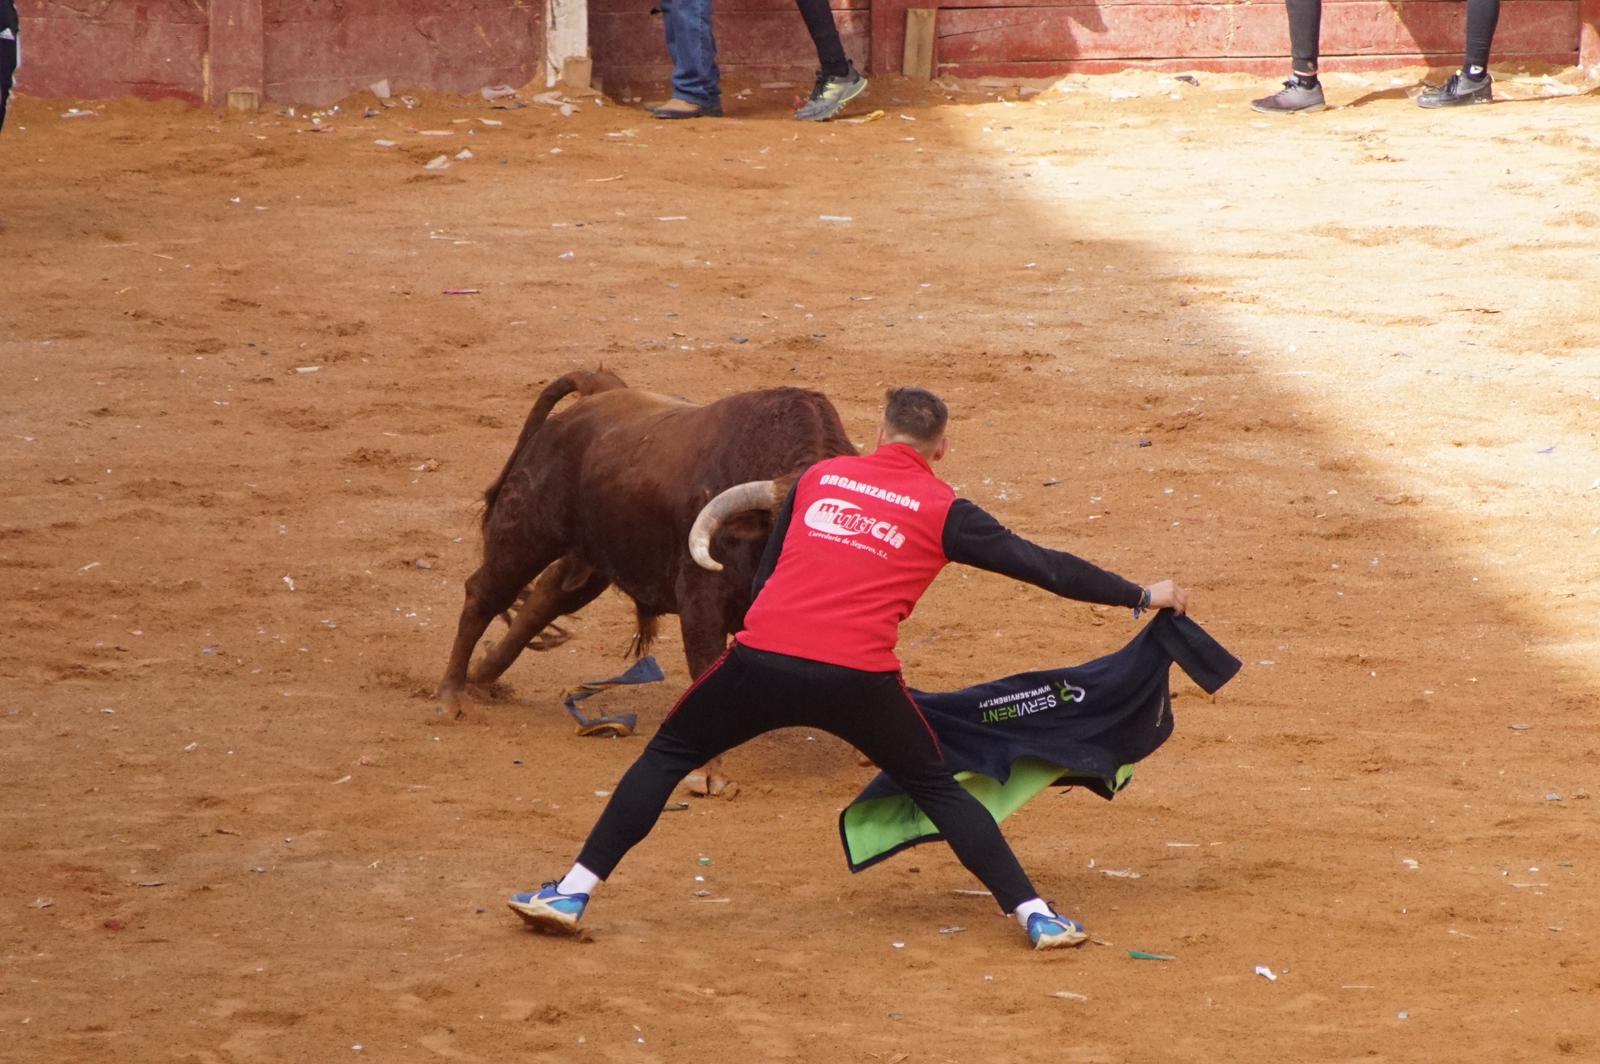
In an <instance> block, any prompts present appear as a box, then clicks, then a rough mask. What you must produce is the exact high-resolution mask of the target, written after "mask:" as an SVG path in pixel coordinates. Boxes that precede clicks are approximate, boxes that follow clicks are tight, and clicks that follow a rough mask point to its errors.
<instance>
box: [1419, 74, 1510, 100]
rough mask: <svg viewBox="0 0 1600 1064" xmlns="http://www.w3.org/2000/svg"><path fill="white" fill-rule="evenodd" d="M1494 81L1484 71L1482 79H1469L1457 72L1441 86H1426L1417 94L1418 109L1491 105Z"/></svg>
mask: <svg viewBox="0 0 1600 1064" xmlns="http://www.w3.org/2000/svg"><path fill="white" fill-rule="evenodd" d="M1493 84H1494V79H1493V78H1491V77H1490V76H1489V72H1488V71H1487V70H1485V71H1484V72H1483V77H1481V78H1471V77H1468V76H1467V75H1466V74H1465V73H1464V72H1462V71H1460V70H1458V71H1456V72H1455V73H1454V74H1451V75H1450V80H1449V81H1447V82H1445V83H1444V84H1443V85H1439V86H1433V85H1426V86H1424V87H1423V90H1422V92H1420V93H1418V94H1417V106H1418V107H1427V108H1430V109H1431V108H1434V107H1465V106H1466V105H1467V104H1469V103H1493V102H1494V89H1492V88H1491V87H1490V86H1492V85H1493Z"/></svg>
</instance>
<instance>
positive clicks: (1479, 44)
mask: <svg viewBox="0 0 1600 1064" xmlns="http://www.w3.org/2000/svg"><path fill="white" fill-rule="evenodd" d="M1285 3H1286V5H1287V6H1288V8H1289V53H1290V56H1291V58H1292V59H1293V60H1294V71H1295V73H1297V74H1315V73H1316V72H1317V57H1318V48H1319V45H1320V43H1321V42H1320V40H1319V39H1318V38H1319V37H1320V35H1321V32H1322V0H1285ZM1499 20H1500V0H1467V48H1466V59H1465V62H1464V63H1463V64H1462V65H1463V66H1465V67H1466V68H1467V69H1469V70H1470V69H1472V68H1473V67H1487V66H1488V65H1489V44H1490V42H1491V41H1492V40H1493V39H1494V28H1495V24H1496V23H1497V22H1499Z"/></svg>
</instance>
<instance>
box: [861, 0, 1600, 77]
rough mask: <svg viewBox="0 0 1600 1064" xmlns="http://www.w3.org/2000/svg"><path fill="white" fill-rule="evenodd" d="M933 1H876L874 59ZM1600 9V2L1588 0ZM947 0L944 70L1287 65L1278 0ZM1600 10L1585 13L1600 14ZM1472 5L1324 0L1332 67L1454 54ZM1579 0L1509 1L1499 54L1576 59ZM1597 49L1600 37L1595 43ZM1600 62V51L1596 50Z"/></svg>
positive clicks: (1050, 71)
mask: <svg viewBox="0 0 1600 1064" xmlns="http://www.w3.org/2000/svg"><path fill="white" fill-rule="evenodd" d="M930 2H931V0H875V2H874V4H873V8H872V66H873V69H874V70H878V71H896V70H898V69H899V65H900V60H901V56H902V53H903V50H904V47H905V11H906V9H907V8H910V7H926V6H929V3H930ZM1582 2H1583V3H1584V4H1585V5H1587V6H1589V7H1595V8H1600V0H1582ZM1016 4H1017V0H951V2H949V3H947V4H946V5H944V6H940V7H939V13H938V16H937V20H936V22H935V27H936V29H935V45H934V57H935V69H936V73H938V74H940V75H944V74H953V75H958V76H967V77H977V76H983V75H998V76H1004V77H1045V76H1051V75H1056V74H1062V73H1067V72H1071V71H1095V70H1109V69H1117V68H1118V67H1127V66H1134V65H1139V66H1145V65H1158V66H1167V67H1177V68H1185V67H1187V68H1190V69H1218V68H1221V69H1234V70H1251V69H1265V70H1274V71H1275V70H1278V69H1280V68H1282V67H1284V66H1286V64H1287V60H1286V59H1285V58H1284V57H1285V56H1286V55H1287V53H1288V47H1289V29H1288V18H1287V15H1286V13H1285V11H1284V8H1283V5H1282V4H1279V3H1266V4H1255V3H1249V2H1241V3H1231V2H1212V3H1177V2H1173V0H1054V2H1052V0H1043V2H1040V3H1035V4H1030V5H1029V6H1016ZM1597 17H1600V15H1597V14H1588V15H1585V21H1586V22H1590V23H1592V22H1593V21H1595V19H1596V18H1597ZM1465 18H1466V5H1465V4H1464V3H1456V2H1442V0H1332V2H1328V3H1325V4H1324V6H1323V15H1322V52H1323V56H1324V58H1325V59H1326V62H1325V64H1324V66H1325V68H1326V69H1330V70H1336V69H1354V68H1360V67H1372V66H1385V65H1388V66H1392V65H1396V64H1399V63H1406V62H1416V61H1417V60H1418V59H1419V58H1422V59H1426V60H1429V61H1430V62H1436V63H1437V64H1438V65H1448V64H1449V63H1452V62H1458V61H1459V57H1460V54H1461V50H1462V47H1463V45H1464V43H1465V37H1464V33H1465V30H1464V25H1465ZM1579 31H1580V25H1579V0H1509V2H1507V3H1506V4H1504V5H1503V7H1502V10H1501V15H1500V24H1499V29H1498V31H1497V32H1496V34H1495V41H1494V53H1493V56H1492V61H1493V62H1494V63H1515V62H1519V61H1521V62H1531V61H1538V62H1555V63H1576V62H1577V61H1578V59H1579V44H1578V38H1579ZM1590 32H1591V35H1592V31H1590ZM1594 47H1595V49H1596V51H1597V53H1600V42H1596V45H1595V46H1594ZM1596 61H1600V54H1597V56H1596Z"/></svg>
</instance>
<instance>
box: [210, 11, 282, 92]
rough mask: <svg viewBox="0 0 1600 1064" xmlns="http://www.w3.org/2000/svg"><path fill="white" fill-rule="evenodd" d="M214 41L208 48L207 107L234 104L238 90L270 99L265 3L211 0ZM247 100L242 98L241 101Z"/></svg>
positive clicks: (212, 37)
mask: <svg viewBox="0 0 1600 1064" xmlns="http://www.w3.org/2000/svg"><path fill="white" fill-rule="evenodd" d="M210 16H211V25H210V31H211V38H210V43H209V44H208V45H207V46H206V64H207V78H206V103H208V104H210V105H211V106H212V107H221V106H222V105H223V104H224V103H230V104H231V103H232V102H233V101H230V99H229V97H230V96H231V94H232V93H233V92H234V91H235V90H247V91H252V92H254V93H255V96H256V100H257V101H258V103H257V106H259V101H260V100H261V99H262V98H263V97H264V96H265V95H266V88H267V85H266V80H267V71H266V65H267V64H266V52H267V42H266V27H265V25H264V24H263V22H262V19H261V0H211V11H210ZM245 99H246V97H244V96H241V97H239V101H243V100H245Z"/></svg>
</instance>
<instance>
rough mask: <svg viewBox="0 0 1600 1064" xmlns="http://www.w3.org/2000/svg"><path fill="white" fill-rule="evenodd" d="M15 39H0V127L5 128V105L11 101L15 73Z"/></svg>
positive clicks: (16, 55) (16, 50) (16, 54)
mask: <svg viewBox="0 0 1600 1064" xmlns="http://www.w3.org/2000/svg"><path fill="white" fill-rule="evenodd" d="M17 57H18V49H17V42H16V41H0V129H4V128H6V107H7V105H9V104H10V102H11V86H12V83H13V82H14V81H15V79H16V74H17Z"/></svg>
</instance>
